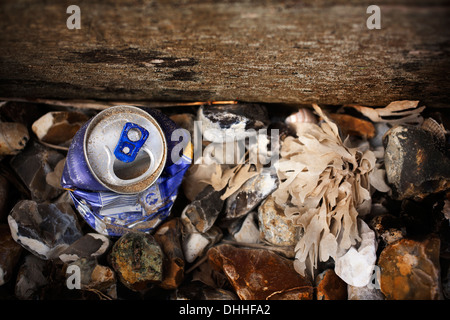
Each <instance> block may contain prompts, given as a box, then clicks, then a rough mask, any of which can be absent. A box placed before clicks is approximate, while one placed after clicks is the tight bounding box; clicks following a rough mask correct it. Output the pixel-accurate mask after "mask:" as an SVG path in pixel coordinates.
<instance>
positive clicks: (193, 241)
mask: <svg viewBox="0 0 450 320" xmlns="http://www.w3.org/2000/svg"><path fill="white" fill-rule="evenodd" d="M185 227H186V225H185ZM186 229H188V227H187V228H185V230H186ZM222 237H223V233H222V230H221V229H220V228H219V227H217V226H213V227H212V228H210V229H209V230H208V231H206V232H205V233H200V232H192V231H191V232H190V231H187V232H185V233H184V234H183V238H182V247H183V254H184V258H185V259H186V261H187V262H188V263H192V262H194V261H195V260H196V259H197V258H198V257H201V256H203V255H204V254H205V253H206V251H207V250H208V249H209V248H211V247H212V246H213V245H214V244H216V243H217V242H219V241H220V240H221V239H222Z"/></svg>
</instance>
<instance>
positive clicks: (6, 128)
mask: <svg viewBox="0 0 450 320" xmlns="http://www.w3.org/2000/svg"><path fill="white" fill-rule="evenodd" d="M28 140H30V136H29V134H28V129H27V127H26V126H25V125H23V124H22V123H18V122H0V157H1V156H7V155H16V154H18V153H19V152H20V151H22V149H23V148H25V145H26V144H27V142H28Z"/></svg>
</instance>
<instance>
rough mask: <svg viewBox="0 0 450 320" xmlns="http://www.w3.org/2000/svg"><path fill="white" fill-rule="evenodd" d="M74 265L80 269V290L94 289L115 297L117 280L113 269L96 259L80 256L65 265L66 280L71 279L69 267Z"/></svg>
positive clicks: (112, 297)
mask: <svg viewBox="0 0 450 320" xmlns="http://www.w3.org/2000/svg"><path fill="white" fill-rule="evenodd" d="M73 266H76V267H78V268H79V269H78V270H79V271H80V273H79V274H80V283H79V284H80V288H79V289H81V290H94V291H98V292H101V293H103V294H105V295H106V296H107V297H109V298H111V299H116V298H117V285H116V283H117V281H116V276H115V273H114V271H113V270H112V269H111V268H109V267H107V266H102V265H99V264H98V263H97V260H96V259H92V258H81V259H79V260H76V261H74V262H72V263H70V264H68V265H67V266H66V273H65V275H66V281H69V282H70V280H71V276H72V274H73V273H72V272H67V270H70V269H69V268H71V267H73Z"/></svg>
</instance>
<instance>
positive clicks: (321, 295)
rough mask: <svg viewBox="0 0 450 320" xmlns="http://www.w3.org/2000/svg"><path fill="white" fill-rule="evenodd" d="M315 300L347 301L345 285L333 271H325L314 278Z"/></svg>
mask: <svg viewBox="0 0 450 320" xmlns="http://www.w3.org/2000/svg"><path fill="white" fill-rule="evenodd" d="M316 299H317V300H347V284H346V283H345V282H344V281H343V280H342V279H341V278H339V277H338V276H337V275H336V273H335V272H334V270H333V269H327V270H325V271H324V272H322V273H321V274H319V275H318V276H317V278H316Z"/></svg>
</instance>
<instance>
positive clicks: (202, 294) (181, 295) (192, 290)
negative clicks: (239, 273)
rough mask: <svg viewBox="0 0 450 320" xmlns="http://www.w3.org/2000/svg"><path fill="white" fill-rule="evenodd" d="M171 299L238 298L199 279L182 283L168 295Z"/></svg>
mask: <svg viewBox="0 0 450 320" xmlns="http://www.w3.org/2000/svg"><path fill="white" fill-rule="evenodd" d="M170 299H171V300H238V297H237V296H236V294H234V293H233V292H231V291H229V290H224V289H221V288H214V287H211V286H208V285H206V284H204V283H202V282H200V281H192V282H190V283H188V284H185V285H182V286H181V287H179V288H178V289H176V290H175V292H173V293H172V295H171V296H170Z"/></svg>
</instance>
